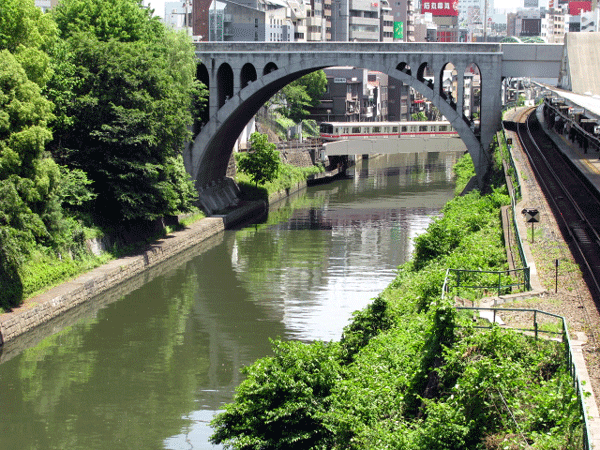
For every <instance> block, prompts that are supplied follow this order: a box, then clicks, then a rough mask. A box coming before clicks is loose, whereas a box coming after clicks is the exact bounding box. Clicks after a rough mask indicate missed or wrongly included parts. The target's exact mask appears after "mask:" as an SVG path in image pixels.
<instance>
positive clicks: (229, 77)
mask: <svg viewBox="0 0 600 450" xmlns="http://www.w3.org/2000/svg"><path fill="white" fill-rule="evenodd" d="M217 92H218V94H217V95H218V100H219V102H218V104H219V108H221V107H222V106H223V105H224V104H225V103H226V102H227V101H228V100H229V99H230V98H231V97H233V70H232V69H231V66H230V65H229V64H227V63H224V64H221V66H220V67H219V70H218V71H217Z"/></svg>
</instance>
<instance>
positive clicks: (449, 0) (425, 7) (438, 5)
mask: <svg viewBox="0 0 600 450" xmlns="http://www.w3.org/2000/svg"><path fill="white" fill-rule="evenodd" d="M421 13H422V14H425V13H431V15H432V17H433V21H434V22H435V23H436V25H437V36H436V41H438V42H458V40H459V36H460V32H459V27H458V2H457V1H456V0H444V1H438V0H422V1H421Z"/></svg>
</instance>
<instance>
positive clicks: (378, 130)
mask: <svg viewBox="0 0 600 450" xmlns="http://www.w3.org/2000/svg"><path fill="white" fill-rule="evenodd" d="M373 133H381V127H373Z"/></svg>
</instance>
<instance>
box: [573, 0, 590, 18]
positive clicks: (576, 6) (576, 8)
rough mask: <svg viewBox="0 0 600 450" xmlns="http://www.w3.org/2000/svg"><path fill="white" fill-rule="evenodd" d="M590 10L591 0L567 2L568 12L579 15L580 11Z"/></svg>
mask: <svg viewBox="0 0 600 450" xmlns="http://www.w3.org/2000/svg"><path fill="white" fill-rule="evenodd" d="M591 10H592V2H569V14H570V15H572V16H579V15H581V13H582V12H588V11H591Z"/></svg>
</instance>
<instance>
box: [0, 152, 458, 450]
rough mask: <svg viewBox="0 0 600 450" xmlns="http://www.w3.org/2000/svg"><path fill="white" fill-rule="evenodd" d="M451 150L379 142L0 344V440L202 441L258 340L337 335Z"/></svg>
mask: <svg viewBox="0 0 600 450" xmlns="http://www.w3.org/2000/svg"><path fill="white" fill-rule="evenodd" d="M459 156H460V155H459V154H457V153H429V154H426V153H421V154H409V155H406V154H405V155H390V156H382V157H378V158H373V159H370V160H365V161H363V162H361V163H360V164H359V165H357V166H356V167H353V168H352V169H350V170H349V172H348V174H349V175H350V177H349V178H348V179H344V180H338V181H335V182H333V183H331V184H327V185H321V186H315V187H310V188H308V189H307V190H305V191H303V192H301V193H299V194H297V195H295V196H293V197H291V198H289V199H286V200H285V201H283V202H281V203H280V204H278V205H274V206H273V207H272V208H271V212H270V213H269V215H268V217H266V218H264V219H263V220H262V221H261V223H255V224H249V225H246V226H244V227H240V228H239V229H237V230H229V231H226V232H225V233H222V234H220V235H218V236H215V237H213V238H211V239H209V240H208V241H206V242H203V243H202V244H199V245H197V246H195V247H194V248H192V249H189V250H188V251H186V252H184V253H183V254H181V255H179V256H178V257H176V258H175V259H174V260H170V261H168V262H167V263H166V264H163V265H161V266H160V267H158V268H155V269H152V270H151V271H149V272H148V273H145V274H143V275H141V276H138V277H137V278H135V279H133V280H131V281H129V282H127V283H124V284H123V285H121V286H119V287H118V288H117V289H115V290H113V291H111V292H109V293H107V294H105V295H102V296H100V297H98V298H97V299H95V300H94V301H92V302H88V303H87V304H85V305H83V306H82V307H81V308H77V309H76V310H73V311H71V312H69V313H68V314H65V315H64V316H61V317H60V318H59V319H57V320H55V321H53V322H51V323H50V324H48V325H46V326H44V327H42V328H40V329H39V330H35V332H33V333H30V334H29V335H27V336H24V337H23V338H20V339H18V340H16V341H15V342H10V343H8V344H7V345H6V346H5V347H4V348H1V349H0V417H1V419H0V450H4V449H19V450H22V449H71V450H74V449H86V450H89V449H95V450H96V449H111V450H114V449H162V448H166V449H212V448H219V447H217V446H212V445H211V444H210V443H209V441H208V438H209V436H210V434H211V429H210V426H209V422H210V420H211V419H212V417H213V416H214V414H215V413H216V412H218V411H219V410H220V409H221V408H222V405H223V403H226V402H229V401H230V400H231V398H232V396H233V393H234V389H235V387H236V386H237V385H238V384H239V383H240V381H241V380H242V375H241V374H240V368H241V367H242V366H244V365H249V364H251V363H252V362H254V361H255V360H256V359H258V358H260V357H263V356H265V355H268V354H270V341H269V340H270V339H273V338H281V339H297V340H301V341H305V342H310V341H313V340H317V339H321V340H337V339H339V338H340V336H341V333H342V330H343V327H344V326H345V325H346V324H347V323H348V321H349V319H350V318H351V316H352V312H353V311H355V310H358V309H362V308H363V307H364V306H366V304H367V303H369V301H370V299H372V298H373V297H375V296H376V295H377V294H378V293H379V292H381V291H382V290H383V289H384V288H385V287H386V286H387V285H388V284H389V283H390V281H391V280H392V279H393V278H394V276H395V272H396V268H397V267H398V266H399V265H400V264H402V263H404V262H405V261H406V260H407V258H408V256H409V255H410V252H411V250H412V239H413V238H414V237H415V236H417V235H418V234H419V233H421V232H422V231H423V230H424V229H425V228H426V227H427V225H428V224H429V223H430V221H431V220H432V217H433V216H435V215H436V214H438V212H439V210H440V209H441V207H442V206H443V205H444V204H445V203H446V202H447V201H448V200H449V199H450V198H451V197H452V195H453V189H454V181H453V176H452V166H453V164H454V163H455V162H456V160H457V159H458V157H459Z"/></svg>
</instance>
